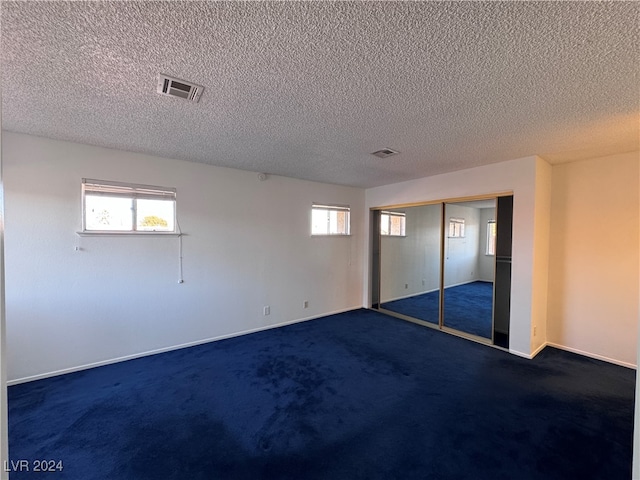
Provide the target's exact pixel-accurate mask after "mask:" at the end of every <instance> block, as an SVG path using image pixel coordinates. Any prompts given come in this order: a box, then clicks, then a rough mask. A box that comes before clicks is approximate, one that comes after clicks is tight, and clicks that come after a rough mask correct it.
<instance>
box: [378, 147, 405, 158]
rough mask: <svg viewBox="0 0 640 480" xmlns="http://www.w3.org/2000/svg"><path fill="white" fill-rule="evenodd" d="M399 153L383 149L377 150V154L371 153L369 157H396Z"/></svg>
mask: <svg viewBox="0 0 640 480" xmlns="http://www.w3.org/2000/svg"><path fill="white" fill-rule="evenodd" d="M399 153H400V152H398V151H396V150H391V149H390V148H383V149H382V150H378V151H377V152H373V153H372V154H371V155H374V156H376V157H378V158H387V157H391V156H392V155H397V154H399Z"/></svg>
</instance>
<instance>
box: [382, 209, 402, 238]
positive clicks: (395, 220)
mask: <svg viewBox="0 0 640 480" xmlns="http://www.w3.org/2000/svg"><path fill="white" fill-rule="evenodd" d="M406 228H407V217H406V215H405V213H404V212H386V211H382V212H381V213H380V235H386V236H390V237H405V236H406Z"/></svg>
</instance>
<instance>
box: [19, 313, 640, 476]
mask: <svg viewBox="0 0 640 480" xmlns="http://www.w3.org/2000/svg"><path fill="white" fill-rule="evenodd" d="M634 379H635V372H634V371H633V370H630V369H626V368H623V367H617V366H614V365H611V364H607V363H603V362H599V361H595V360H591V359H587V358H584V357H580V356H578V355H574V354H570V353H566V352H562V351H559V350H555V349H552V348H547V349H545V350H544V351H543V352H542V353H541V354H540V355H538V357H537V358H535V359H534V360H526V359H522V358H519V357H516V356H514V355H510V354H508V353H505V352H503V351H500V350H497V349H493V348H490V347H487V346H483V345H480V344H476V343H473V342H470V341H467V340H464V339H461V338H457V337H454V336H451V335H444V334H442V333H440V332H437V331H434V330H431V329H426V328H423V327H421V326H419V325H415V324H412V323H409V322H404V321H402V320H398V319H394V318H391V317H388V316H385V315H383V314H380V313H377V312H374V311H369V310H356V311H353V312H348V313H345V314H340V315H334V316H330V317H325V318H321V319H317V320H313V321H309V322H304V323H299V324H295V325H291V326H287V327H284V328H278V329H273V330H269V331H265V332H260V333H255V334H252V335H246V336H242V337H237V338H233V339H228V340H223V341H219V342H214V343H210V344H206V345H202V346H198V347H192V348H188V349H182V350H178V351H174V352H170V353H165V354H161V355H155V356H152V357H146V358H142V359H138V360H132V361H128V362H123V363H119V364H115V365H110V366H106V367H101V368H96V369H92V370H86V371H83V372H78V373H74V374H69V375H64V376H59V377H55V378H50V379H46V380H41V381H36V382H31V383H26V384H22V385H17V386H13V387H10V388H9V435H10V443H9V445H10V458H11V460H13V461H17V460H20V459H28V460H29V461H33V460H36V459H51V460H56V461H57V460H62V461H63V467H64V470H63V471H62V472H57V473H48V474H42V473H35V472H23V473H15V474H12V476H11V479H12V480H23V479H36V478H37V479H42V478H47V479H52V480H53V479H69V480H146V479H153V480H159V479H162V480H174V479H180V480H199V479H208V480H211V479H223V480H235V479H251V480H256V479H292V480H293V479H295V480H300V479H327V480H340V479H348V480H356V479H372V480H376V479H385V480H387V479H402V480H409V479H420V480H424V479H437V480H447V479H474V480H477V479H480V480H481V479H490V480H499V479H505V480H506V479H508V480H513V479H518V480H527V479H540V480H542V479H544V480H553V479H568V480H574V479H580V480H589V479H599V480H600V479H607V480H614V479H628V478H630V475H631V457H632V429H633V403H634V384H635V380H634Z"/></svg>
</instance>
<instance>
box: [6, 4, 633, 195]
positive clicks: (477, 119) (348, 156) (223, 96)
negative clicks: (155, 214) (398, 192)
mask: <svg viewBox="0 0 640 480" xmlns="http://www.w3.org/2000/svg"><path fill="white" fill-rule="evenodd" d="M1 8H2V10H1V15H2V17H1V21H2V53H1V55H2V57H1V61H2V89H3V92H2V96H3V98H2V100H3V105H2V122H3V128H4V129H6V130H10V131H15V132H24V133H30V134H34V135H42V136H46V137H51V138H59V139H65V140H71V141H77V142H81V143H87V144H93V145H100V146H105V147H113V148H118V149H124V150H129V151H134V152H145V153H150V154H154V155H159V156H164V157H171V158H179V159H184V160H192V161H196V162H203V163H209V164H212V165H221V166H227V167H234V168H240V169H245V170H253V171H257V172H266V173H271V174H278V175H285V176H289V177H296V178H303V179H309V180H316V181H321V182H329V183H337V184H345V185H354V186H360V187H370V186H377V185H383V184H389V183H394V182H398V181H403V180H408V179H412V178H417V177H422V176H427V175H433V174H437V173H443V172H448V171H453V170H460V169H463V168H468V167H472V166H476V165H482V164H487V163H493V162H499V161H503V160H509V159H513V158H519V157H523V156H528V155H534V154H536V155H540V156H542V157H543V158H546V159H547V160H549V161H550V162H552V163H556V162H563V161H572V160H579V159H582V158H588V157H591V156H598V155H606V154H613V153H621V152H627V151H632V150H637V149H638V148H639V136H640V135H639V124H640V82H639V80H640V40H639V30H640V27H639V25H640V3H637V2H626V3H621V2H613V3H601V2H584V3H583V2H505V3H502V2H501V3H498V2H451V3H441V2H438V3H435V2H407V3H405V2H335V3H334V2H326V1H322V2H274V3H271V2H6V1H3V2H2V6H1ZM159 73H165V74H168V75H171V76H174V77H178V78H183V79H186V80H190V81H192V82H194V83H197V84H200V85H203V86H204V87H205V91H204V93H203V95H202V98H201V100H200V102H199V103H197V104H194V103H189V102H187V101H184V100H180V99H176V98H169V97H164V96H161V95H158V94H157V93H156V91H155V89H156V78H157V75H158V74H159ZM384 147H389V148H393V149H396V150H399V151H400V152H402V153H401V154H400V155H398V156H394V157H390V158H387V159H380V158H377V157H374V156H372V155H370V152H373V151H375V150H378V149H380V148H384Z"/></svg>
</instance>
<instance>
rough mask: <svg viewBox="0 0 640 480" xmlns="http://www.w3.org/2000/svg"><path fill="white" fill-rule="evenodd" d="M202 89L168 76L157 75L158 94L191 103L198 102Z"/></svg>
mask: <svg viewBox="0 0 640 480" xmlns="http://www.w3.org/2000/svg"><path fill="white" fill-rule="evenodd" d="M203 90H204V87H201V86H200V85H195V84H193V83H189V82H185V81H184V80H180V79H177V78H173V77H169V76H168V75H163V74H160V75H158V90H157V91H158V93H160V94H162V95H168V96H169V97H180V98H184V99H185V100H189V101H191V102H197V101H198V100H200V95H202V91H203Z"/></svg>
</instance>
